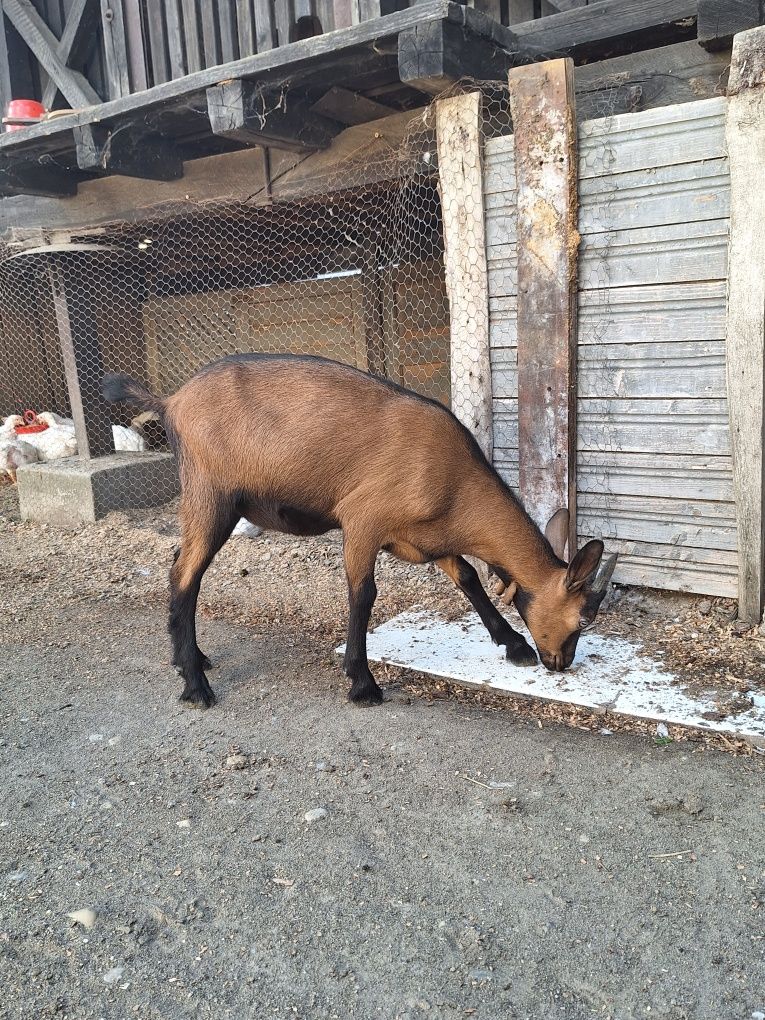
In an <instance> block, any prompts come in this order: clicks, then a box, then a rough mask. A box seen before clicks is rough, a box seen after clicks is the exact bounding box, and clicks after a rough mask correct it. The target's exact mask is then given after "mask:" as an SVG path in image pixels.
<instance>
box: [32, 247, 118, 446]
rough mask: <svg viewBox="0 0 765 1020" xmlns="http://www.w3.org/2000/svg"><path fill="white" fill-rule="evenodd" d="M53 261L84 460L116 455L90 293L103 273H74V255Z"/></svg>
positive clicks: (54, 287) (55, 292) (63, 344)
mask: <svg viewBox="0 0 765 1020" xmlns="http://www.w3.org/2000/svg"><path fill="white" fill-rule="evenodd" d="M75 257H79V256H75ZM82 257H84V256H82ZM51 258H52V261H51V264H50V266H49V268H48V274H49V279H50V284H51V288H52V290H53V306H54V308H55V310H56V324H57V326H58V335H59V340H60V343H61V354H62V357H63V360H64V374H65V376H66V385H67V390H68V391H69V403H70V405H71V408H72V418H73V419H74V432H75V436H76V437H77V448H78V452H79V455H80V457H82V458H84V459H85V460H90V459H91V458H93V457H98V456H100V455H102V454H106V453H114V440H113V438H112V427H111V412H110V408H109V405H108V404H107V403H106V402H105V401H104V399H103V397H102V396H101V393H100V390H99V384H100V382H101V378H102V376H103V374H104V365H103V358H102V356H101V343H100V338H99V335H98V328H97V326H96V317H95V314H94V309H93V305H92V298H91V294H90V287H91V286H92V285H93V281H94V280H97V279H98V275H99V274H97V273H96V272H95V267H87V268H86V267H82V266H80V267H79V268H78V270H76V271H75V270H74V268H73V266H72V265H71V264H70V263H69V261H68V259H69V256H66V255H65V256H63V257H59V256H56V255H53V256H51ZM88 269H90V270H91V271H90V272H89V271H88Z"/></svg>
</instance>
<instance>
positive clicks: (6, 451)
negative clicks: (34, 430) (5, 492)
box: [0, 437, 39, 483]
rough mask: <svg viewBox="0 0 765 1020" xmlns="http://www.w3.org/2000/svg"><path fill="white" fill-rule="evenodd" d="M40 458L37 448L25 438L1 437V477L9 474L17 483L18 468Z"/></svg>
mask: <svg viewBox="0 0 765 1020" xmlns="http://www.w3.org/2000/svg"><path fill="white" fill-rule="evenodd" d="M38 460H39V457H38V454H37V450H36V449H35V447H34V446H32V445H31V444H30V443H26V442H24V440H23V439H8V438H5V437H0V478H5V477H6V476H7V477H8V478H10V480H11V481H12V482H14V483H15V481H16V472H17V471H18V469H19V468H20V467H23V466H24V465H25V464H34V463H36V462H37V461H38Z"/></svg>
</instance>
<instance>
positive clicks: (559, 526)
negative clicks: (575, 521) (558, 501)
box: [545, 507, 569, 559]
mask: <svg viewBox="0 0 765 1020" xmlns="http://www.w3.org/2000/svg"><path fill="white" fill-rule="evenodd" d="M568 520H569V518H568V510H566V508H565V507H561V509H560V510H556V511H555V513H554V514H553V515H552V517H551V518H550V520H549V521H548V522H547V527H546V528H545V538H546V539H547V541H548V542H549V543H550V545H551V546H552V548H553V552H554V553H555V555H556V556H557V557H558V558H559V559H563V554H564V553H565V551H566V542H567V541H568Z"/></svg>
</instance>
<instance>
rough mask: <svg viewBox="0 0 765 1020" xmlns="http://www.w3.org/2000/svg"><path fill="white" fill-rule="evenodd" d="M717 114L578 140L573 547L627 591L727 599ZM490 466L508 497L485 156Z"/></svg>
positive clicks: (730, 548) (727, 472) (508, 276)
mask: <svg viewBox="0 0 765 1020" xmlns="http://www.w3.org/2000/svg"><path fill="white" fill-rule="evenodd" d="M724 128H725V99H723V98H720V99H711V100H704V101H702V102H698V103H689V104H684V105H682V106H675V107H664V108H661V109H658V110H650V111H646V112H643V113H635V114H625V115H623V116H619V117H615V118H606V119H604V120H597V121H589V122H586V123H585V124H583V125H581V126H580V133H579V145H580V162H579V177H580V181H579V189H580V220H579V230H580V233H581V235H582V244H581V249H580V273H579V348H578V368H579V399H578V416H579V426H578V503H579V541H580V543H581V542H582V541H584V540H585V539H588V538H602V539H603V540H604V541H605V542H606V545H607V547H608V548H609V549H612V550H618V551H619V552H620V554H621V555H620V560H619V566H618V568H617V575H616V576H617V579H618V580H621V581H623V582H626V583H631V584H641V585H648V586H653V587H659V588H667V589H674V590H678V589H679V590H688V591H696V592H703V593H707V594H714V595H725V596H730V597H734V596H735V595H736V583H737V559H736V525H735V507H734V502H733V487H732V465H731V458H730V447H729V433H728V409H727V399H726V381H725V289H726V273H727V267H726V257H727V253H726V244H727V230H728V206H729V176H728V166H727V158H726V154H725V138H724ZM485 164H486V169H485V192H486V220H487V252H488V257H489V290H490V301H491V309H490V311H491V345H492V369H493V387H494V414H495V424H494V431H495V437H496V438H495V463H496V464H497V467H498V469H499V470H500V472H501V473H502V474H503V476H504V477H505V478H506V479H507V481H508V482H509V483H510V484H511V485H515V484H517V458H518V454H517V434H518V433H517V385H516V358H515V295H516V255H515V222H514V220H515V169H514V158H513V144H512V138H509V137H506V138H497V139H493V140H491V141H488V142H487V143H486V150H485Z"/></svg>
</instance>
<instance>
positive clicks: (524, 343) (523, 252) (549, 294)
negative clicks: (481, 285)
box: [509, 59, 579, 556]
mask: <svg viewBox="0 0 765 1020" xmlns="http://www.w3.org/2000/svg"><path fill="white" fill-rule="evenodd" d="M509 82H510V104H511V111H512V117H513V131H514V136H515V166H516V173H517V178H518V448H519V462H520V491H521V497H522V498H523V501H524V504H525V506H526V509H527V510H528V511H529V513H530V514H531V515H532V517H533V518H534V519H535V520H536V522H537V524H539V525H540V527H542V528H544V527H545V525H546V523H547V521H548V520H549V519H550V517H552V515H553V514H554V513H555V512H556V510H559V509H561V508H564V507H565V508H568V510H569V513H570V521H571V523H570V528H569V542H568V544H569V548H570V549H571V550H573V548H574V546H575V544H576V284H577V248H578V244H579V234H578V233H577V229H576V226H577V164H576V116H575V110H574V65H573V61H572V60H570V59H565V60H550V61H547V62H545V63H540V64H532V65H530V66H528V67H519V68H514V69H513V70H512V71H511V72H510V74H509ZM555 551H556V552H557V553H558V555H559V556H562V555H563V554H564V549H562V548H558V549H556V550H555Z"/></svg>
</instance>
